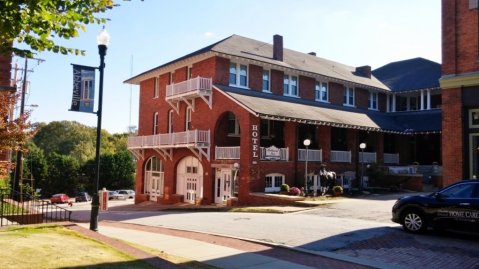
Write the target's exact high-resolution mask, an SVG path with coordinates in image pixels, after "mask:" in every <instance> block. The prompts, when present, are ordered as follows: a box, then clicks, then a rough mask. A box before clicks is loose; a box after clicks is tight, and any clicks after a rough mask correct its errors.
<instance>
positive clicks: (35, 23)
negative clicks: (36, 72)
mask: <svg viewBox="0 0 479 269" xmlns="http://www.w3.org/2000/svg"><path fill="white" fill-rule="evenodd" d="M114 5H115V3H114V1H113V0H88V1H86V0H36V1H31V0H3V1H0V52H3V53H4V54H5V53H7V54H8V53H10V52H12V51H13V52H14V53H15V54H16V55H19V56H32V54H33V52H36V51H38V52H41V51H45V50H47V51H52V52H55V53H62V54H76V55H78V54H84V51H82V50H80V49H76V48H70V47H66V46H62V45H58V44H57V43H55V41H54V39H55V38H60V39H70V38H74V37H77V36H78V35H79V32H80V31H85V29H86V26H87V25H88V24H101V23H105V22H106V18H104V17H100V16H101V14H102V13H104V12H105V11H107V10H108V9H110V8H112V7H113V6H114ZM14 43H18V44H25V45H26V46H27V47H28V48H27V49H20V48H18V47H15V46H13V47H12V44H14Z"/></svg>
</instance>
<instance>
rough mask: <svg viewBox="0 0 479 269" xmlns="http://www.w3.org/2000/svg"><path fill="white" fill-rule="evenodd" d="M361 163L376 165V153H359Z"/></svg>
mask: <svg viewBox="0 0 479 269" xmlns="http://www.w3.org/2000/svg"><path fill="white" fill-rule="evenodd" d="M359 162H360V163H375V162H376V152H359Z"/></svg>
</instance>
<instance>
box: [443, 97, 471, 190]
mask: <svg viewBox="0 0 479 269" xmlns="http://www.w3.org/2000/svg"><path fill="white" fill-rule="evenodd" d="M462 111H463V110H462V105H461V89H444V90H442V129H443V132H442V164H443V172H442V173H443V182H442V185H441V186H445V185H449V184H450V183H453V182H456V181H457V180H458V179H460V178H464V173H463V167H464V152H465V150H466V149H465V147H464V141H463V127H462V122H463V118H464V115H463V112H462Z"/></svg>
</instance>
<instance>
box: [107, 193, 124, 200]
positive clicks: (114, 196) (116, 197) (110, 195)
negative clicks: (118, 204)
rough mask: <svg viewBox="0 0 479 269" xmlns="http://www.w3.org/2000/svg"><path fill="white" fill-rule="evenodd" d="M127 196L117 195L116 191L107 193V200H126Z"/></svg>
mask: <svg viewBox="0 0 479 269" xmlns="http://www.w3.org/2000/svg"><path fill="white" fill-rule="evenodd" d="M126 198H127V196H126V195H123V194H119V193H118V192H117V191H109V192H108V200H126Z"/></svg>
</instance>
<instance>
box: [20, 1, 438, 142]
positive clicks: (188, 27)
mask: <svg viewBox="0 0 479 269" xmlns="http://www.w3.org/2000/svg"><path fill="white" fill-rule="evenodd" d="M119 3H120V4H121V6H120V7H116V8H114V9H112V10H111V11H109V12H108V13H106V14H105V16H106V17H108V18H110V21H109V22H108V23H107V24H106V29H107V31H108V32H109V34H110V36H111V40H110V45H109V47H108V51H107V55H106V58H105V62H106V68H105V82H104V95H103V121H102V127H103V129H106V130H107V131H108V132H110V133H123V132H126V131H127V127H128V126H129V125H135V126H138V92H139V89H138V86H130V85H127V84H123V81H124V80H126V79H128V78H129V77H131V74H133V75H136V74H139V73H142V72H144V71H146V70H149V69H151V68H154V67H156V66H159V65H161V64H164V63H166V62H168V61H171V60H174V59H176V58H178V57H181V56H183V55H185V54H188V53H190V52H193V51H195V50H197V49H200V48H202V47H205V46H207V45H209V44H211V43H214V42H217V41H219V40H221V39H224V38H226V37H228V36H230V35H233V34H238V35H242V36H245V37H249V38H253V39H257V40H260V41H263V42H268V43H272V42H273V35H275V34H280V35H282V36H283V44H284V46H285V47H286V48H289V49H293V50H296V51H300V52H305V53H308V52H312V51H314V52H316V53H317V56H319V57H322V58H326V59H329V60H333V61H337V62H340V63H343V64H347V65H351V66H361V65H370V66H371V67H372V68H373V69H376V68H378V67H381V66H383V65H385V64H387V63H390V62H394V61H399V60H405V59H410V58H415V57H423V58H426V59H429V60H432V61H436V62H439V63H440V62H441V6H440V3H441V1H438V0H421V1H417V0H401V1H399V0H396V1H392V0H391V1H390V0H387V1H385V0H362V1H361V0H335V1H331V0H241V1H240V0H174V1H173V0H168V1H166V0H160V1H159V0H145V1H143V2H142V1H138V0H132V1H131V2H122V1H119ZM101 28H102V26H100V25H90V26H89V27H88V29H87V31H86V32H83V33H81V34H80V37H78V38H76V39H72V40H59V41H58V42H59V43H60V44H63V45H65V46H69V47H75V48H80V49H83V50H85V51H86V53H87V55H86V56H65V55H56V54H53V53H48V52H44V53H40V54H38V55H37V56H36V57H37V58H40V59H43V60H45V61H44V62H41V63H38V62H37V61H35V60H30V61H29V68H28V69H30V70H31V69H33V72H30V73H29V74H28V80H29V81H30V86H29V91H28V94H27V97H26V104H27V105H32V104H35V105H38V107H37V108H33V111H32V116H31V120H32V121H33V122H51V121H61V120H74V121H78V122H80V123H83V124H85V125H88V126H93V127H94V126H96V121H97V117H96V115H95V114H87V113H79V112H70V111H68V110H69V108H70V105H71V97H72V83H73V82H72V67H71V64H72V63H75V64H81V65H88V66H98V65H99V56H98V47H97V44H96V35H97V34H98V32H99V31H100V30H101ZM15 63H18V64H19V67H23V63H24V61H23V60H22V59H19V58H14V64H15ZM20 75H21V74H20V73H19V74H18V76H20ZM97 77H98V73H97ZM96 91H97V92H98V79H97V89H96ZM27 109H28V107H27ZM95 111H96V108H95Z"/></svg>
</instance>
